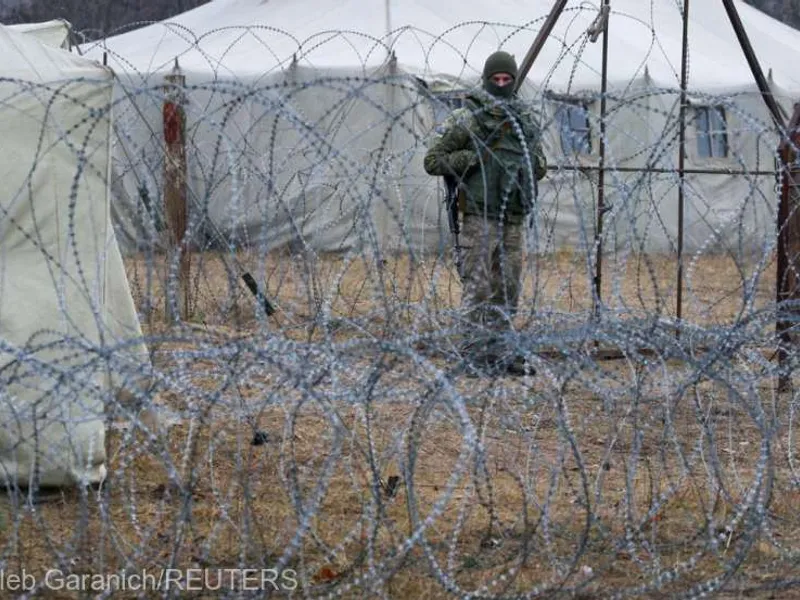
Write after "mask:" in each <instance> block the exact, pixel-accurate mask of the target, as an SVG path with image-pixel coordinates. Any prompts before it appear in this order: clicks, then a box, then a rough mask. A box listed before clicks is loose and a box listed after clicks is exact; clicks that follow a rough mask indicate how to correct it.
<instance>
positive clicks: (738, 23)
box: [722, 0, 786, 138]
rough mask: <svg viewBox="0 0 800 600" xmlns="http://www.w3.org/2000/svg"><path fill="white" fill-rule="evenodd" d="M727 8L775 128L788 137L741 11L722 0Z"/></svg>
mask: <svg viewBox="0 0 800 600" xmlns="http://www.w3.org/2000/svg"><path fill="white" fill-rule="evenodd" d="M722 4H723V5H724V6H725V11H726V12H727V13H728V19H730V22H731V25H733V30H734V32H735V33H736V38H737V39H738V40H739V45H740V46H741V47H742V52H744V56H745V58H746V59H747V64H748V65H749V66H750V71H751V72H752V73H753V78H754V79H755V80H756V85H757V86H758V90H759V91H760V92H761V97H762V98H764V102H765V103H766V105H767V109H769V112H770V115H772V120H773V121H775V126H776V127H777V128H778V129H779V133H780V134H781V137H782V138H785V137H786V121H785V120H784V118H783V115H782V114H781V109H780V107H779V106H778V103H777V101H776V100H775V97H774V96H773V95H772V90H771V89H770V88H769V84H768V83H767V78H766V77H764V71H763V70H762V69H761V65H760V64H759V62H758V59H757V58H756V53H755V51H754V50H753V46H752V45H751V44H750V39H749V38H748V37H747V32H746V31H745V30H744V25H743V24H742V20H741V18H739V11H737V10H736V5H735V4H734V3H733V0H722Z"/></svg>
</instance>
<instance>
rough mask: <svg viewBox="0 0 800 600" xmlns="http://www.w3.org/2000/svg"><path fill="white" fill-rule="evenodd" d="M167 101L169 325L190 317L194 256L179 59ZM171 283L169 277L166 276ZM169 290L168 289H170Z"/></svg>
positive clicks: (168, 78)
mask: <svg viewBox="0 0 800 600" xmlns="http://www.w3.org/2000/svg"><path fill="white" fill-rule="evenodd" d="M164 81H165V98H164V107H163V121H164V209H165V214H166V217H167V227H168V232H169V238H168V243H167V247H168V251H167V265H168V266H167V268H168V270H169V269H170V268H171V266H170V265H172V264H173V261H174V260H175V258H176V255H177V257H178V260H179V268H178V282H177V283H178V285H177V288H176V291H177V303H176V304H177V310H178V314H174V313H175V310H174V309H175V307H176V306H175V304H173V303H172V302H170V298H169V295H168V296H167V303H166V304H167V307H166V317H167V320H168V321H169V322H172V321H176V320H178V319H180V320H183V321H185V320H186V319H188V317H189V304H190V302H189V301H190V298H189V282H190V279H189V277H190V267H191V254H190V248H189V244H187V243H186V239H185V236H186V227H187V224H188V212H187V208H186V180H187V178H186V173H187V169H186V117H185V112H184V109H183V103H184V87H185V85H186V77H185V76H184V75H183V73H182V72H181V69H180V66H179V65H178V59H177V58H176V59H175V66H174V67H173V69H172V72H171V73H170V74H169V75H167V76H165V77H164ZM167 280H168V281H169V274H167ZM169 287H170V286H167V289H169Z"/></svg>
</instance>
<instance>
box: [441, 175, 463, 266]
mask: <svg viewBox="0 0 800 600" xmlns="http://www.w3.org/2000/svg"><path fill="white" fill-rule="evenodd" d="M444 185H445V200H444V202H445V206H446V207H447V223H448V225H450V233H452V234H453V250H454V251H455V263H456V269H458V272H459V274H460V273H461V244H459V242H458V234H459V233H460V231H461V228H460V225H459V222H458V182H457V181H456V178H455V177H453V176H452V175H445V176H444Z"/></svg>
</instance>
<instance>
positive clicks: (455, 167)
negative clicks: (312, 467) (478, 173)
mask: <svg viewBox="0 0 800 600" xmlns="http://www.w3.org/2000/svg"><path fill="white" fill-rule="evenodd" d="M445 160H446V161H447V164H446V169H447V170H448V171H449V172H450V174H452V175H453V176H454V177H456V178H458V179H459V180H461V179H463V178H464V177H465V176H466V174H467V172H468V171H469V170H470V169H472V168H473V167H474V166H476V165H477V164H478V155H477V154H475V152H474V151H473V150H456V151H455V152H451V153H450V154H448V155H447V158H446V159H445Z"/></svg>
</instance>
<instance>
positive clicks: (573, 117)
mask: <svg viewBox="0 0 800 600" xmlns="http://www.w3.org/2000/svg"><path fill="white" fill-rule="evenodd" d="M555 120H556V124H557V125H558V132H559V136H560V138H561V149H562V150H563V151H564V153H565V154H590V153H591V152H592V128H591V125H590V123H589V107H588V106H587V104H586V103H585V102H582V101H577V100H575V101H562V103H561V105H560V106H559V107H558V109H557V110H556V119H555Z"/></svg>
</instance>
